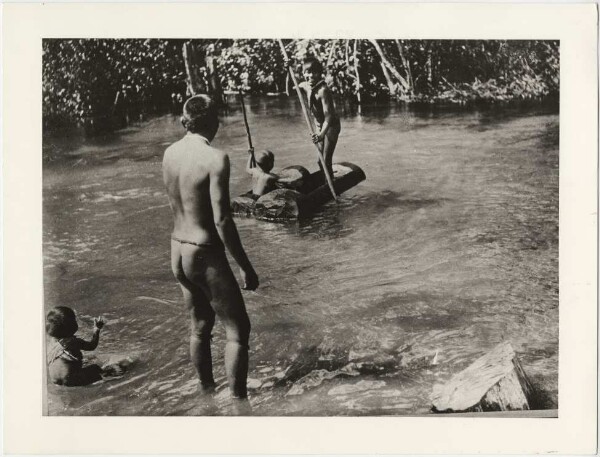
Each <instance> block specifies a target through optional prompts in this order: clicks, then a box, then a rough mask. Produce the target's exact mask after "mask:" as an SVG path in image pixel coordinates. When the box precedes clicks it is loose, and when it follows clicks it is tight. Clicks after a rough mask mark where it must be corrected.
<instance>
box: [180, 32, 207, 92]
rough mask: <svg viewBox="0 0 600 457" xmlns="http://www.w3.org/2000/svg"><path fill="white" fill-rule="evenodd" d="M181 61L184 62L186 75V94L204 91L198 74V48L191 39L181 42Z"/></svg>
mask: <svg viewBox="0 0 600 457" xmlns="http://www.w3.org/2000/svg"><path fill="white" fill-rule="evenodd" d="M183 61H184V63H185V72H186V75H187V78H186V83H187V92H188V95H196V94H200V93H203V92H206V90H205V87H204V84H203V81H202V75H201V74H200V70H199V69H200V66H201V64H200V63H201V61H202V59H201V56H200V55H199V51H198V48H197V46H196V45H195V44H193V43H192V42H191V41H187V42H185V43H184V44H183Z"/></svg>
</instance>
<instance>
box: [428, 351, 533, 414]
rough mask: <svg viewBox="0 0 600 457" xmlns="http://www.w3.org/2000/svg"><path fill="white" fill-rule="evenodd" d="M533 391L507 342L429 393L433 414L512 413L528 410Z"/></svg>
mask: <svg viewBox="0 0 600 457" xmlns="http://www.w3.org/2000/svg"><path fill="white" fill-rule="evenodd" d="M532 399H533V388H532V386H531V383H530V382H529V379H527V376H526V375H525V372H524V371H523V368H522V367H521V363H520V362H519V359H518V358H517V355H516V354H515V351H514V349H513V348H512V346H511V345H510V343H508V342H504V343H501V344H499V345H498V346H496V347H495V348H494V350H493V351H491V352H489V353H488V354H486V355H484V356H483V357H480V358H479V359H477V360H476V361H475V362H473V364H472V365H470V366H469V367H468V368H466V369H465V370H464V371H461V372H460V373H458V374H457V375H456V376H454V377H453V378H452V379H451V380H450V381H449V382H448V383H447V384H446V385H437V386H435V387H434V391H433V409H434V410H435V411H437V412H449V413H451V412H455V413H458V412H466V411H512V410H527V409H530V401H531V400H532Z"/></svg>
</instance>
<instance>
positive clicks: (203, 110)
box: [181, 94, 219, 141]
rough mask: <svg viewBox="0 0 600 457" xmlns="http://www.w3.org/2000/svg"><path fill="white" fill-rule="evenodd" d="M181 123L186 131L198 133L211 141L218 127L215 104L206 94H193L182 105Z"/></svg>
mask: <svg viewBox="0 0 600 457" xmlns="http://www.w3.org/2000/svg"><path fill="white" fill-rule="evenodd" d="M181 123H182V124H183V126H184V127H185V128H186V129H187V131H188V132H191V133H198V134H200V135H202V136H205V137H206V138H207V139H208V140H209V141H212V139H213V138H214V137H215V135H216V134H217V130H218V129H219V114H218V111H217V105H216V104H215V102H214V101H213V99H212V98H210V97H209V96H208V95H204V94H201V95H194V96H193V97H191V98H189V99H188V100H187V101H186V102H185V105H183V116H182V117H181Z"/></svg>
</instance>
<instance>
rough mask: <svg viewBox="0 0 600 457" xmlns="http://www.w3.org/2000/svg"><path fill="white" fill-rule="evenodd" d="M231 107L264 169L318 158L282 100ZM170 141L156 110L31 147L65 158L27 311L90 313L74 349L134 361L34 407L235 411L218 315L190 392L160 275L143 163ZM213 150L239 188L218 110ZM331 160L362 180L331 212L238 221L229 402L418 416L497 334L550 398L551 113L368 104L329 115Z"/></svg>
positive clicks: (48, 206)
mask: <svg viewBox="0 0 600 457" xmlns="http://www.w3.org/2000/svg"><path fill="white" fill-rule="evenodd" d="M247 105H249V109H250V112H249V122H250V126H251V129H252V134H253V137H252V138H253V142H254V144H255V147H256V148H257V149H263V148H265V149H266V148H268V149H271V150H273V151H274V152H275V154H276V167H285V166H288V165H292V164H301V165H304V166H306V167H307V168H309V169H310V170H314V169H316V159H315V152H314V150H313V146H312V145H311V144H310V142H309V139H308V135H307V133H306V128H305V125H304V121H303V119H302V118H301V112H300V111H299V107H298V106H297V104H296V102H295V100H294V99H287V98H272V99H266V98H260V99H259V98H256V99H252V100H247ZM182 134H183V131H182V128H181V127H180V124H179V121H178V120H177V119H176V118H175V117H171V116H166V117H162V118H158V119H154V120H152V121H149V122H147V123H145V124H143V125H141V126H138V127H135V128H130V129H127V130H125V131H122V132H119V133H118V134H116V135H115V136H114V137H112V138H109V139H103V140H96V141H85V140H82V139H80V138H77V137H70V138H69V137H67V138H65V137H63V138H60V139H56V138H47V139H46V140H45V143H44V148H45V151H46V152H47V153H48V154H47V155H48V156H51V157H58V156H63V157H65V158H63V159H57V160H53V161H51V162H47V163H46V164H45V166H44V187H43V191H44V193H43V211H44V214H43V217H44V219H43V221H44V224H43V226H44V227H43V228H44V240H43V241H44V244H43V248H44V251H43V254H44V280H45V306H46V308H49V307H52V306H56V305H65V306H70V307H72V308H74V309H75V310H76V312H77V313H78V316H79V320H80V329H81V330H80V333H81V334H82V336H87V335H89V334H90V332H91V326H92V318H93V317H94V316H97V315H103V316H104V317H105V318H106V319H107V321H108V325H107V326H106V328H105V330H104V331H103V333H102V336H101V341H100V345H99V347H98V349H97V350H96V351H95V352H93V353H91V354H89V355H90V357H89V360H91V361H94V360H95V359H98V360H103V359H105V358H107V357H109V356H111V355H112V356H114V357H120V356H123V357H125V356H130V357H132V358H134V359H135V360H136V362H135V363H134V364H133V365H132V366H131V367H130V369H129V371H128V372H127V373H126V375H125V376H124V377H123V378H121V379H118V380H113V381H110V382H105V383H99V384H95V385H92V386H88V387H81V388H61V387H57V386H52V385H50V386H49V387H48V392H49V395H48V412H49V414H52V415H54V414H59V415H181V414H198V415H224V414H225V415H228V414H236V413H239V411H238V410H237V409H236V405H234V404H232V403H231V402H230V401H229V400H228V397H227V390H226V385H225V379H224V372H223V347H224V340H223V337H224V334H223V329H222V327H221V326H220V324H217V326H216V328H215V337H214V346H213V356H214V365H215V377H216V379H217V383H218V385H219V388H218V392H217V394H216V396H215V397H208V398H200V397H199V396H198V394H197V391H196V388H197V381H196V376H195V373H194V370H193V367H192V365H191V363H190V362H189V358H188V323H187V314H186V311H185V309H184V307H183V304H182V300H181V296H180V291H179V289H178V287H177V284H176V282H175V280H174V279H173V277H172V274H171V271H170V266H169V247H170V244H169V232H170V229H171V214H170V209H169V207H168V204H167V198H166V195H165V192H164V190H163V186H162V179H161V167H160V165H161V159H162V153H163V151H164V149H165V147H166V146H167V145H168V144H169V143H171V142H173V141H175V140H177V139H178V138H179V137H180V136H181V135H182ZM214 144H215V145H216V146H217V147H222V148H224V149H227V150H228V151H230V152H231V164H232V178H231V193H232V195H237V194H241V193H243V192H245V191H247V190H248V188H249V185H250V180H249V178H248V177H247V176H246V175H245V173H244V167H245V161H246V148H247V146H246V135H245V130H244V126H243V121H242V117H241V113H240V111H239V109H238V108H237V107H236V106H233V104H232V108H231V109H230V111H229V114H228V116H226V117H224V118H223V122H222V127H221V130H220V132H219V134H218V136H217V138H216V139H215V142H214ZM335 161H349V162H353V163H356V164H358V165H359V166H361V167H362V168H363V169H364V171H365V173H366V175H367V180H366V181H364V182H362V183H361V184H359V185H358V186H356V187H354V188H353V189H351V190H349V191H347V192H346V193H344V194H343V195H342V197H341V198H340V200H339V202H338V203H337V204H335V203H329V204H327V205H325V206H324V207H323V208H322V209H321V210H320V211H319V212H317V213H316V214H314V216H313V217H312V218H310V219H308V220H304V221H301V222H295V223H288V224H274V223H269V222H262V221H256V220H254V219H249V218H237V219H236V222H237V225H238V229H239V231H240V235H241V238H242V241H243V243H244V246H245V248H246V250H247V252H248V254H249V256H250V258H251V260H252V261H253V263H254V265H255V268H256V270H257V272H258V274H259V277H260V281H261V286H260V288H259V289H258V290H257V291H256V292H244V298H245V300H246V305H247V307H248V310H249V314H250V317H251V321H252V326H253V327H252V335H251V341H250V344H251V353H250V373H249V378H250V380H249V386H250V406H251V412H250V411H249V410H245V411H243V412H242V413H243V414H249V413H251V414H256V415H308V416H317V415H390V414H392V415H404V414H422V413H427V412H429V411H430V408H431V401H430V395H431V392H432V389H433V385H434V384H437V383H443V382H444V381H446V380H448V379H449V378H450V377H451V376H452V375H453V374H454V373H456V372H458V371H460V370H462V369H463V368H465V367H466V366H468V365H469V364H470V363H471V362H473V361H474V360H475V359H476V358H477V357H479V356H480V355H482V354H484V353H485V352H486V351H488V350H490V349H491V348H493V347H494V346H495V345H496V344H498V343H499V342H501V341H505V340H507V341H510V342H511V343H512V345H513V347H514V348H515V350H516V351H517V353H518V355H519V357H520V359H521V362H522V365H523V367H524V370H525V372H526V373H527V374H528V375H529V377H530V378H531V380H532V381H533V383H534V384H535V385H536V386H537V387H538V388H539V389H541V390H543V392H544V393H545V395H544V396H545V400H544V404H543V406H544V407H547V408H556V407H557V388H558V114H556V113H545V112H539V111H537V112H534V111H530V112H516V111H507V110H504V111H496V112H475V111H462V112H449V111H439V112H416V111H409V110H403V109H399V108H394V107H389V106H384V107H372V108H371V109H367V110H365V112H363V115H362V116H358V115H354V114H345V115H344V116H343V117H342V135H341V136H340V140H339V143H338V149H337V152H336V154H335ZM235 271H237V270H235ZM436 354H437V357H436Z"/></svg>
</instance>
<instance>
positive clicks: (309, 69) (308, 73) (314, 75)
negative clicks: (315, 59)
mask: <svg viewBox="0 0 600 457" xmlns="http://www.w3.org/2000/svg"><path fill="white" fill-rule="evenodd" d="M302 72H303V74H304V79H305V80H306V81H308V82H309V83H311V84H314V83H316V82H317V81H318V80H319V79H320V78H321V74H320V73H318V72H316V71H315V70H314V69H313V66H312V65H304V67H303V68H302Z"/></svg>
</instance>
